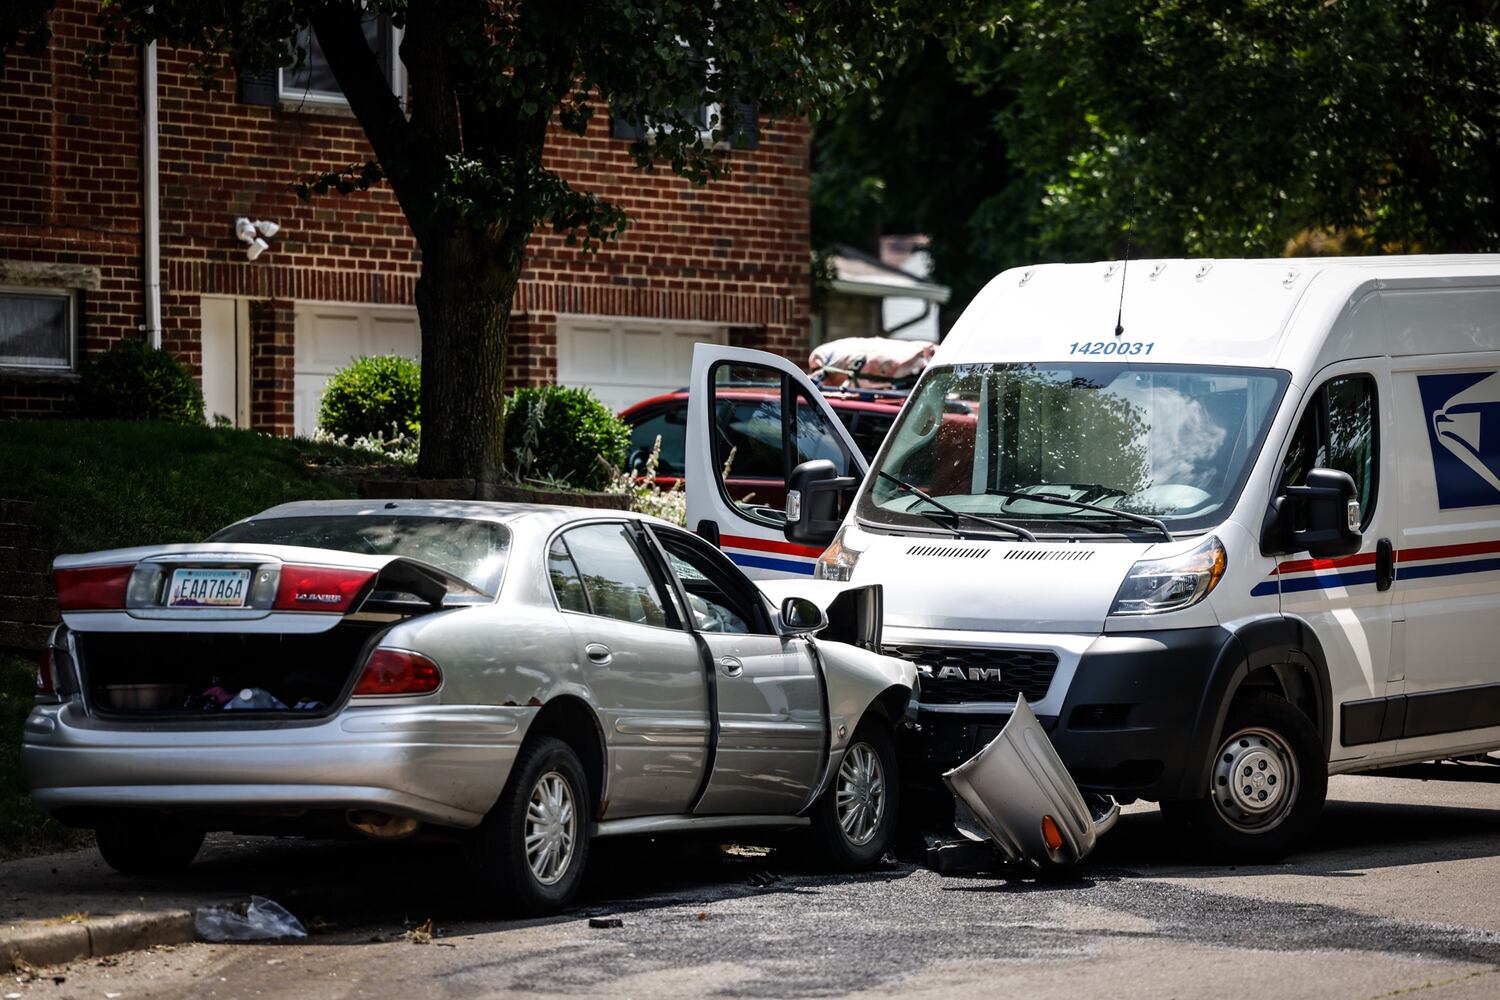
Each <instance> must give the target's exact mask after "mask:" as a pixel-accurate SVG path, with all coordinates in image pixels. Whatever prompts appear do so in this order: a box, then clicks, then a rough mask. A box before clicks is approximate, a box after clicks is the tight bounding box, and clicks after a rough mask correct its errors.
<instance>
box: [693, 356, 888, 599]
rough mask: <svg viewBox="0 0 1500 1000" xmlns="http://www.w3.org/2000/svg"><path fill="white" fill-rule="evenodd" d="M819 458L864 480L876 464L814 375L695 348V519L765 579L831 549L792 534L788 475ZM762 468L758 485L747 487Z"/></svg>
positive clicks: (778, 361) (795, 572) (804, 567)
mask: <svg viewBox="0 0 1500 1000" xmlns="http://www.w3.org/2000/svg"><path fill="white" fill-rule="evenodd" d="M815 458H827V459H830V460H831V461H832V462H833V464H834V467H835V470H836V471H837V473H838V474H839V475H841V476H853V477H855V478H857V479H863V478H864V476H865V474H866V473H867V472H868V471H869V463H868V462H866V460H865V457H864V456H863V455H862V454H861V453H860V450H859V447H858V446H857V445H856V444H855V442H854V439H853V438H852V437H851V436H850V434H849V431H848V429H847V428H845V427H844V425H843V422H842V421H840V420H839V419H838V417H837V416H836V415H835V414H834V412H833V410H832V408H831V407H830V406H829V405H828V403H827V401H826V400H825V399H823V396H822V393H820V392H819V391H818V389H817V387H816V386H814V385H813V383H812V381H811V380H810V379H808V377H807V376H806V375H804V374H803V373H802V371H801V370H800V369H799V368H798V367H797V366H796V365H795V364H793V363H792V362H790V361H788V360H787V359H785V358H781V357H777V356H776V355H774V354H767V353H766V352H764V351H751V350H747V349H745V348H738V347H719V346H716V345H713V344H699V345H697V347H695V348H694V349H693V379H692V382H691V383H690V385H689V395H688V427H687V455H686V460H687V461H686V464H687V487H686V493H687V509H688V526H689V527H690V528H692V529H693V530H694V531H696V532H697V533H698V534H699V535H700V536H702V537H704V538H706V539H708V540H709V541H710V542H712V543H713V544H715V545H717V546H719V547H720V548H721V549H723V550H724V552H725V553H726V554H727V555H728V556H729V558H730V559H731V560H733V562H734V563H735V564H736V565H737V566H739V567H740V568H741V569H742V570H743V571H744V572H745V573H746V574H747V575H749V576H751V577H755V578H762V577H789V576H799V575H801V576H807V575H811V574H812V571H813V561H814V560H816V559H817V557H818V556H820V555H822V550H821V549H818V548H814V547H812V546H808V545H798V544H795V543H792V542H789V541H787V540H786V537H785V534H784V529H785V525H786V515H785V510H784V505H785V498H786V480H787V478H788V477H789V476H790V475H791V472H792V469H794V468H796V467H797V466H798V465H799V464H801V463H802V462H806V461H809V460H811V459H815ZM749 474H753V476H754V477H755V478H756V481H757V482H758V483H759V488H758V490H749V491H747V490H746V488H745V480H746V478H747V475H749Z"/></svg>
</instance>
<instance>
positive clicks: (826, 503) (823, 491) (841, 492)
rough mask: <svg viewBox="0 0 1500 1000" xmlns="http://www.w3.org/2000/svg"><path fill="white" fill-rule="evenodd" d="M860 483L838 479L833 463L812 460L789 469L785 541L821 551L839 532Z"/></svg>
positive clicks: (843, 477) (847, 477) (849, 479)
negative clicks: (790, 471) (790, 470)
mask: <svg viewBox="0 0 1500 1000" xmlns="http://www.w3.org/2000/svg"><path fill="white" fill-rule="evenodd" d="M858 485H859V480H857V479H855V478H854V477H852V476H840V475H839V474H838V470H837V469H835V468H834V465H833V463H832V462H830V461H829V460H828V459H826V458H815V459H813V460H812V461H810V462H803V463H802V464H801V465H799V466H797V467H796V468H795V469H793V470H792V476H791V478H790V479H788V480H787V481H786V527H785V528H784V529H782V533H783V534H785V535H786V540H787V541H789V542H796V543H797V544H798V545H809V546H813V547H815V548H824V547H826V546H827V545H828V543H829V542H831V541H833V536H834V535H835V534H837V533H838V530H839V524H840V523H841V522H842V521H843V520H844V513H845V511H846V510H847V509H848V506H849V503H850V501H852V500H853V499H854V490H855V487H857V486H858Z"/></svg>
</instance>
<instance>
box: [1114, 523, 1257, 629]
mask: <svg viewBox="0 0 1500 1000" xmlns="http://www.w3.org/2000/svg"><path fill="white" fill-rule="evenodd" d="M1227 564H1228V557H1226V556H1225V555H1224V546H1223V545H1221V544H1219V540H1218V539H1217V538H1215V537H1213V536H1212V535H1210V536H1208V537H1207V538H1205V539H1204V540H1203V543H1202V544H1201V545H1199V546H1198V547H1197V548H1195V549H1193V550H1192V551H1190V552H1184V553H1183V554H1182V555H1177V556H1168V557H1167V558H1165V559H1142V560H1140V561H1139V562H1137V563H1136V564H1135V565H1134V566H1132V567H1130V572H1129V573H1127V574H1126V575H1125V582H1124V583H1122V584H1120V592H1119V593H1118V594H1116V595H1115V603H1114V607H1112V608H1110V609H1109V613H1110V614H1112V615H1159V614H1164V613H1166V612H1168V611H1181V610H1182V609H1183V608H1190V607H1192V606H1193V605H1194V604H1197V603H1198V602H1199V601H1201V600H1203V599H1204V598H1205V597H1207V596H1208V595H1209V592H1210V591H1212V590H1213V589H1214V587H1215V586H1217V585H1218V583H1219V579H1220V577H1222V576H1223V575H1224V567H1225V566H1226V565H1227Z"/></svg>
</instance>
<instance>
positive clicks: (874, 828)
mask: <svg viewBox="0 0 1500 1000" xmlns="http://www.w3.org/2000/svg"><path fill="white" fill-rule="evenodd" d="M877 782H878V784H876V783H877ZM900 797H901V783H900V780H899V775H898V774H897V771H896V745H895V741H894V739H892V736H891V726H890V723H888V722H886V720H885V719H883V718H880V717H873V718H870V719H866V720H865V721H864V722H862V723H860V726H859V728H858V729H856V730H855V731H854V736H853V737H852V738H851V739H850V740H849V745H848V746H847V747H845V748H844V754H843V756H842V757H841V758H840V759H839V769H838V771H837V772H836V773H835V774H834V775H833V780H832V782H831V783H830V784H829V786H828V790H827V791H825V792H824V793H823V795H822V796H821V797H819V799H818V801H817V803H816V804H815V805H814V806H813V809H812V814H811V816H812V830H811V833H810V836H811V840H812V847H813V851H814V852H815V854H816V855H817V856H818V858H819V860H820V861H821V862H822V863H823V865H824V866H825V867H827V868H831V869H833V870H835V871H842V872H854V871H863V870H865V869H868V868H873V867H874V866H875V865H877V864H879V863H880V859H881V858H883V857H884V856H885V853H886V851H888V850H890V849H891V845H892V844H893V843H894V842H895V839H896V817H897V816H898V815H899V813H900ZM872 809H873V812H874V815H873V816H871V810H872Z"/></svg>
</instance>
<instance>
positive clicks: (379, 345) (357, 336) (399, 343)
mask: <svg viewBox="0 0 1500 1000" xmlns="http://www.w3.org/2000/svg"><path fill="white" fill-rule="evenodd" d="M294 317H295V319H294V322H295V324H296V325H295V327H294V328H293V329H294V338H295V343H296V351H295V354H294V358H295V360H294V363H293V369H292V370H293V374H294V376H295V378H294V386H295V391H296V398H295V402H294V403H293V415H294V417H295V420H294V423H295V426H296V429H297V433H298V434H301V435H311V434H312V433H313V432H314V431H315V430H317V428H318V401H319V399H320V398H321V397H322V395H323V384H324V383H325V382H327V381H328V376H330V375H332V374H333V373H334V372H335V371H337V370H338V369H340V368H342V367H344V366H345V365H347V364H348V363H349V362H350V361H352V360H353V359H355V358H358V357H364V356H369V355H376V354H400V355H402V356H404V357H408V358H420V357H421V354H422V336H421V333H420V331H419V329H418V327H417V310H416V309H414V308H412V307H409V306H350V305H322V304H318V303H313V302H299V303H297V308H296V312H295V313H294Z"/></svg>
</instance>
